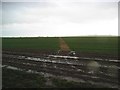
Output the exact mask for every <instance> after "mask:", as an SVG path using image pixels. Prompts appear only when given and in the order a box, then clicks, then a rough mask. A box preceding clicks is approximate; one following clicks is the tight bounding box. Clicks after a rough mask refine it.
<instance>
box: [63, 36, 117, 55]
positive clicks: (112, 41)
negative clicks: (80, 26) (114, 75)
mask: <svg viewBox="0 0 120 90" xmlns="http://www.w3.org/2000/svg"><path fill="white" fill-rule="evenodd" d="M64 40H65V41H66V43H67V44H68V45H69V47H70V48H71V49H72V50H75V51H79V52H96V53H108V54H109V53H110V54H117V52H118V37H65V38H64Z"/></svg>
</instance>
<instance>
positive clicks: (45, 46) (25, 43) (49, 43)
mask: <svg viewBox="0 0 120 90" xmlns="http://www.w3.org/2000/svg"><path fill="white" fill-rule="evenodd" d="M2 48H3V49H37V50H58V49H59V41H58V38H53V37H51V38H47V37H42V38H41V37H34V38H32V37H29V38H3V39H2Z"/></svg>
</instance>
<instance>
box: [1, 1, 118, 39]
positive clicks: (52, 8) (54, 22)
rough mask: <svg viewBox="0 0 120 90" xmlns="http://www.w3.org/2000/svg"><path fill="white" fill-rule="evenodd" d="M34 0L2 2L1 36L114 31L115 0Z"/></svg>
mask: <svg viewBox="0 0 120 90" xmlns="http://www.w3.org/2000/svg"><path fill="white" fill-rule="evenodd" d="M30 1H33V0H30ZM35 1H36V0H35ZM35 1H34V2H15V0H13V2H7V0H6V1H4V2H2V24H1V25H2V27H3V29H2V36H12V37H13V36H20V37H22V36H86V35H118V3H117V1H116V0H111V2H108V1H106V2H99V1H98V0H92V2H90V1H89V2H87V1H86V2H83V1H81V0H40V1H39V2H35ZM113 1H114V2H113Z"/></svg>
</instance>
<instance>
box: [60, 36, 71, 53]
mask: <svg viewBox="0 0 120 90" xmlns="http://www.w3.org/2000/svg"><path fill="white" fill-rule="evenodd" d="M59 43H60V50H61V51H63V52H64V51H65V52H68V51H70V48H69V46H68V45H67V43H66V42H65V41H64V40H63V39H62V38H59Z"/></svg>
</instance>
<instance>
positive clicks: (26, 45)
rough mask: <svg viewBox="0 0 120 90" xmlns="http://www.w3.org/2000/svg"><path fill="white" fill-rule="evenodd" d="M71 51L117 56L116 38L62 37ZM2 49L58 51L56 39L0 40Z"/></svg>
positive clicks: (57, 40)
mask: <svg viewBox="0 0 120 90" xmlns="http://www.w3.org/2000/svg"><path fill="white" fill-rule="evenodd" d="M63 39H64V40H65V42H66V43H67V44H68V46H69V47H70V49H71V50H75V51H78V52H96V53H108V54H117V51H118V37H63ZM2 48H3V49H34V50H53V51H56V50H59V49H60V48H59V38H57V37H34V38H33V37H29V38H2Z"/></svg>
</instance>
